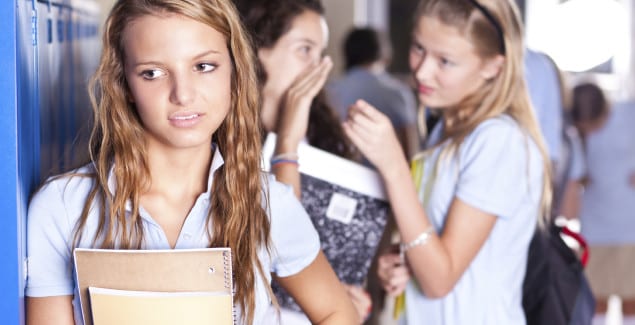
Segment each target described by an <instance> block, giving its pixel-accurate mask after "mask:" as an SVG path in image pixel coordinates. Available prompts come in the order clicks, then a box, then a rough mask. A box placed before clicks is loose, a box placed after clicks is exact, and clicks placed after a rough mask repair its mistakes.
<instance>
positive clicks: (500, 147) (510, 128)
mask: <svg viewBox="0 0 635 325" xmlns="http://www.w3.org/2000/svg"><path fill="white" fill-rule="evenodd" d="M461 149H462V150H461V151H462V153H463V154H464V155H468V156H471V155H478V156H480V155H483V154H493V155H498V154H499V153H501V152H505V153H506V155H520V156H522V157H525V156H526V155H527V154H528V150H529V152H532V153H533V152H536V153H538V152H539V149H538V147H537V145H536V144H535V142H534V141H533V140H532V139H531V137H530V136H529V134H528V133H527V132H525V131H524V130H523V129H522V128H521V126H520V125H519V124H518V123H517V122H516V121H515V120H514V119H513V118H512V117H510V116H508V115H500V116H496V117H492V118H489V119H487V120H485V121H483V122H481V123H480V124H479V125H478V126H476V128H474V130H473V131H472V132H471V133H470V134H469V135H468V136H467V137H466V138H465V140H464V141H463V144H462V148H461ZM532 155H533V154H532ZM536 156H539V155H536Z"/></svg>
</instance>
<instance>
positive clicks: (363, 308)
mask: <svg viewBox="0 0 635 325" xmlns="http://www.w3.org/2000/svg"><path fill="white" fill-rule="evenodd" d="M344 287H345V288H346V292H348V296H349V297H350V298H351V300H352V301H353V305H354V306H355V310H357V314H358V315H359V319H360V324H362V323H364V321H365V320H366V319H367V318H368V316H370V313H371V311H372V309H373V302H372V300H371V299H370V295H369V294H368V292H366V290H364V289H363V288H362V287H360V286H355V285H348V284H344Z"/></svg>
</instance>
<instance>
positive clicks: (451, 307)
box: [344, 0, 551, 324]
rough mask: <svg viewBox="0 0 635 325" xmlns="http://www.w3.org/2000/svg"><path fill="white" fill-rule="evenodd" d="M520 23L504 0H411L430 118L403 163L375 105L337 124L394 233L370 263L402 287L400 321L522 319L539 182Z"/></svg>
mask: <svg viewBox="0 0 635 325" xmlns="http://www.w3.org/2000/svg"><path fill="white" fill-rule="evenodd" d="M522 35H523V31H522V26H521V22H520V19H519V16H518V10H517V8H516V6H515V5H514V2H513V0H479V1H473V0H472V1H470V0H422V1H421V3H420V4H419V7H418V9H417V11H416V15H415V25H414V29H413V33H412V45H411V48H410V67H411V68H412V71H413V75H414V79H415V81H416V85H417V89H416V90H417V92H418V96H419V99H420V100H421V102H422V104H423V105H424V106H426V107H430V108H434V109H438V110H440V111H441V112H442V120H441V122H440V123H438V124H437V126H436V127H435V128H434V129H433V130H432V131H431V134H430V135H429V137H428V140H427V149H426V150H425V151H424V152H422V153H421V154H420V155H419V156H418V157H417V158H415V159H414V160H413V161H412V168H409V164H408V162H407V161H406V160H405V159H404V158H403V157H404V155H403V153H402V150H401V147H400V146H399V142H398V141H397V138H396V137H395V133H394V131H393V129H392V127H391V126H390V121H389V120H388V119H387V118H386V117H385V116H383V115H382V114H380V113H379V112H378V111H377V110H376V109H374V108H373V107H371V106H370V105H368V104H367V103H365V102H363V101H359V102H357V103H356V104H355V105H353V106H352V107H351V108H350V110H349V114H348V119H347V121H346V122H345V124H344V128H345V131H346V134H347V135H348V136H349V137H350V138H351V140H352V141H353V143H355V145H356V146H357V147H358V148H359V149H360V151H361V152H362V153H363V154H364V156H366V157H367V158H368V159H369V160H370V161H371V162H372V163H373V164H374V165H375V166H376V167H377V169H378V170H379V172H380V174H381V175H382V177H383V179H384V182H385V185H386V188H387V192H388V196H389V198H390V202H391V206H392V209H393V213H394V216H395V219H396V223H397V228H398V231H399V235H400V238H401V241H402V243H401V246H400V248H401V254H386V255H383V256H381V258H380V260H379V267H378V273H379V277H380V279H381V281H382V284H383V286H384V288H385V289H386V291H387V293H388V294H389V295H392V296H399V295H402V294H403V295H404V296H405V301H404V300H402V299H398V300H397V301H398V302H400V303H398V304H397V307H399V308H398V310H397V313H396V314H397V316H398V317H399V319H400V323H401V324H525V316H524V313H523V309H522V305H521V297H522V282H523V278H524V273H525V267H526V261H527V252H528V247H529V242H530V240H531V237H532V235H533V233H534V229H535V227H536V225H537V224H538V223H539V220H540V218H541V217H542V216H543V215H545V214H544V213H545V212H547V211H549V201H550V197H551V190H550V187H549V186H550V181H549V174H548V173H549V165H548V164H549V160H548V158H547V155H546V150H545V145H544V143H543V139H542V136H541V135H540V131H539V128H538V125H537V123H536V120H535V117H534V116H533V113H532V108H531V107H530V103H529V99H528V95H527V90H526V87H525V83H524V81H523V71H522V67H523V65H522V62H523V60H522V54H523V41H522Z"/></svg>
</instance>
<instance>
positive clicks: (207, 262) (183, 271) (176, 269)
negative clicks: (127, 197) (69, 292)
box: [74, 248, 233, 325]
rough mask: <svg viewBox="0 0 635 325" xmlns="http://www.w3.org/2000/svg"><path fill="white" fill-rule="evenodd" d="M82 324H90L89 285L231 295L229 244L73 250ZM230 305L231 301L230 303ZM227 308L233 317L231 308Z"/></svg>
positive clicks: (122, 288)
mask: <svg viewBox="0 0 635 325" xmlns="http://www.w3.org/2000/svg"><path fill="white" fill-rule="evenodd" d="M74 256H75V270H76V276H77V285H78V287H79V293H80V302H81V306H82V315H83V318H84V324H86V325H93V322H92V317H91V316H90V315H91V306H90V299H89V291H88V288H89V287H96V288H107V289H115V290H129V291H151V292H216V293H219V294H228V295H230V296H231V295H232V288H233V285H232V269H231V252H230V249H229V248H205V249H182V250H180V249H179V250H108V249H83V248H78V249H75V251H74ZM230 307H231V304H230ZM226 309H227V310H226V312H227V314H228V315H230V317H231V319H233V310H232V308H226Z"/></svg>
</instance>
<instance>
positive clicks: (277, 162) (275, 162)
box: [270, 159, 300, 168]
mask: <svg viewBox="0 0 635 325" xmlns="http://www.w3.org/2000/svg"><path fill="white" fill-rule="evenodd" d="M270 164H271V168H273V166H275V165H281V164H292V165H296V166H299V165H300V164H298V161H297V160H294V159H271V162H270Z"/></svg>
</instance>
